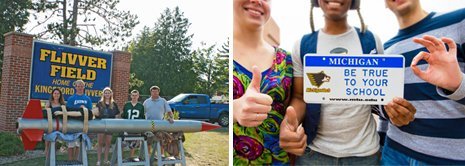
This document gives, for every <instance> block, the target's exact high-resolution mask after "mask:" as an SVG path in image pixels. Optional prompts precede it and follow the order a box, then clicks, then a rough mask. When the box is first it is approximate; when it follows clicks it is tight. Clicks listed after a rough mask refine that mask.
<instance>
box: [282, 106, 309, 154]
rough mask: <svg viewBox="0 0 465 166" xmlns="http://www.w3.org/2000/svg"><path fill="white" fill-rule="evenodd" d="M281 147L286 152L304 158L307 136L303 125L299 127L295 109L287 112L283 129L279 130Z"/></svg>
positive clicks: (292, 108) (289, 109)
mask: <svg viewBox="0 0 465 166" xmlns="http://www.w3.org/2000/svg"><path fill="white" fill-rule="evenodd" d="M279 146H280V147H281V148H283V149H284V150H285V151H286V152H289V153H292V154H295V155H298V156H302V155H303V154H304V152H305V148H306V147H307V135H306V134H305V131H304V128H303V127H302V124H300V125H299V120H298V119H297V114H296V112H295V110H294V107H292V106H289V107H287V110H286V115H285V116H284V119H283V122H281V129H280V130H279Z"/></svg>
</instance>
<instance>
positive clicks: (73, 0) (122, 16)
mask: <svg viewBox="0 0 465 166" xmlns="http://www.w3.org/2000/svg"><path fill="white" fill-rule="evenodd" d="M118 3H119V0H105V1H101V0H62V1H45V0H35V1H34V3H33V11H34V13H33V17H34V19H35V20H36V21H37V25H36V26H35V27H33V28H32V29H31V31H32V30H33V29H35V28H37V27H42V28H39V29H44V31H42V32H39V33H38V34H37V36H38V37H39V38H45V39H53V40H58V41H61V42H62V43H63V44H68V45H73V46H74V45H86V44H88V45H90V46H99V45H105V46H111V47H118V46H119V47H122V46H123V45H126V41H125V38H127V37H130V36H132V32H131V31H132V29H133V28H134V27H135V26H136V25H137V24H138V23H139V21H138V20H137V16H136V15H134V14H131V13H130V12H129V11H121V10H118V9H116V5H117V4H118ZM102 24H103V25H102Z"/></svg>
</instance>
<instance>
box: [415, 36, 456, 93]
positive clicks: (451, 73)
mask: <svg viewBox="0 0 465 166" xmlns="http://www.w3.org/2000/svg"><path fill="white" fill-rule="evenodd" d="M413 41H414V42H416V43H418V44H421V45H423V46H425V47H426V49H428V51H429V53H427V52H420V53H418V54H417V55H416V56H415V58H413V60H412V64H411V65H410V67H411V68H412V70H413V73H415V75H417V76H418V77H420V78H421V79H423V80H425V81H426V82H429V83H431V84H433V85H436V86H438V87H441V88H444V89H447V90H449V91H452V92H453V91H455V90H457V88H458V87H459V86H460V83H461V82H462V72H461V71H460V68H459V65H458V62H457V46H456V45H455V42H454V40H452V39H450V38H445V37H443V38H441V40H439V39H437V38H436V37H433V36H429V35H425V36H423V38H415V39H413ZM444 43H446V44H447V46H449V51H447V50H446V47H445V45H444ZM422 59H423V60H425V61H426V62H428V64H429V66H428V68H427V69H426V70H425V71H422V70H420V69H419V68H418V67H417V63H418V62H419V61H420V60H422Z"/></svg>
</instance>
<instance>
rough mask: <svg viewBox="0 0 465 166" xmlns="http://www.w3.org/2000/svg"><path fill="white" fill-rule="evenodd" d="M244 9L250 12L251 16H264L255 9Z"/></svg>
mask: <svg viewBox="0 0 465 166" xmlns="http://www.w3.org/2000/svg"><path fill="white" fill-rule="evenodd" d="M244 9H245V11H248V12H251V13H253V14H257V15H263V14H264V13H263V12H262V11H259V10H255V9H251V8H247V7H245V8H244Z"/></svg>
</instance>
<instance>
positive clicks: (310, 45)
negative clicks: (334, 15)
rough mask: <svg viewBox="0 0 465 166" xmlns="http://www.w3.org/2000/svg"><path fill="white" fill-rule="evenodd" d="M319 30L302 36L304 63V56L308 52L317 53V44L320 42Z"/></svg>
mask: <svg viewBox="0 0 465 166" xmlns="http://www.w3.org/2000/svg"><path fill="white" fill-rule="evenodd" d="M318 32H319V31H316V32H313V33H310V34H306V35H304V36H303V37H302V40H301V41H300V60H301V62H302V65H303V63H304V56H305V54H307V53H316V46H317V45H316V44H317V42H318Z"/></svg>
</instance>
